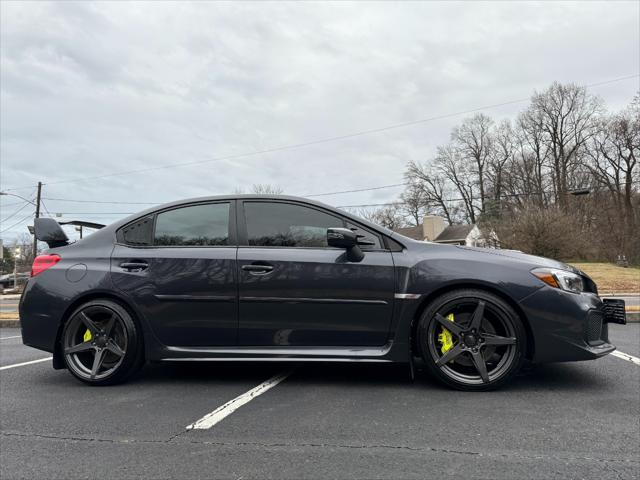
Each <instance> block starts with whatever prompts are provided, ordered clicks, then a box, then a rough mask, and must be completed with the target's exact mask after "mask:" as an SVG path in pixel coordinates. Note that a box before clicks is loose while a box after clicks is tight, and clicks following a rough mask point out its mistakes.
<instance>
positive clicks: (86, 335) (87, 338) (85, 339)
mask: <svg viewBox="0 0 640 480" xmlns="http://www.w3.org/2000/svg"><path fill="white" fill-rule="evenodd" d="M92 338H93V337H92V336H91V332H90V331H89V329H88V328H87V331H86V332H84V337H82V340H84V341H85V342H89V341H91V339H92Z"/></svg>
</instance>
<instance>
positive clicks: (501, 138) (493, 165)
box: [487, 120, 517, 214]
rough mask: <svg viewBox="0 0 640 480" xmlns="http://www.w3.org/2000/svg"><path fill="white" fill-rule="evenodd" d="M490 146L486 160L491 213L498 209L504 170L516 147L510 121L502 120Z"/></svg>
mask: <svg viewBox="0 0 640 480" xmlns="http://www.w3.org/2000/svg"><path fill="white" fill-rule="evenodd" d="M492 138H493V141H492V148H491V149H489V157H488V161H487V184H488V190H490V191H491V198H492V201H491V207H492V208H491V210H493V212H492V213H494V214H495V213H498V212H499V211H500V209H501V208H500V204H501V199H502V196H503V195H504V194H505V191H504V190H505V178H504V177H505V170H506V167H507V165H508V163H509V162H510V161H512V160H513V157H514V154H515V152H516V149H517V142H516V138H515V134H514V132H513V129H512V128H511V122H509V121H508V120H505V121H503V122H502V123H501V124H500V125H499V126H498V127H497V128H496V129H495V130H494V132H493V134H492Z"/></svg>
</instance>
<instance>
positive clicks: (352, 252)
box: [327, 228, 364, 262]
mask: <svg viewBox="0 0 640 480" xmlns="http://www.w3.org/2000/svg"><path fill="white" fill-rule="evenodd" d="M327 243H328V244H329V246H330V247H337V248H345V249H346V250H347V260H349V261H350V262H361V261H362V259H363V258H364V253H363V252H362V250H361V249H360V247H359V246H358V244H359V243H360V242H359V241H358V235H357V234H356V233H355V232H353V231H351V230H349V229H348V228H328V229H327Z"/></svg>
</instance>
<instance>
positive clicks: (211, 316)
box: [111, 201, 238, 347]
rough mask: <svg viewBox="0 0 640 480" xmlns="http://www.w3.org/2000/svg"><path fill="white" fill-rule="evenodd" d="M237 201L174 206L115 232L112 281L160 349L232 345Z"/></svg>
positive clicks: (234, 341) (234, 334) (235, 317)
mask: <svg viewBox="0 0 640 480" xmlns="http://www.w3.org/2000/svg"><path fill="white" fill-rule="evenodd" d="M235 238H236V228H235V201H223V202H209V203H198V204H189V205H182V206H179V207H173V208H171V209H167V210H164V211H161V212H158V213H157V214H154V215H151V216H149V217H145V218H142V219H139V220H137V221H135V222H133V223H131V224H129V225H127V226H125V227H123V228H122V229H121V230H120V231H119V232H118V242H117V244H116V246H115V248H114V251H113V254H112V259H111V273H112V278H113V281H114V283H115V285H116V287H117V288H118V289H120V290H121V291H122V293H123V294H125V295H127V296H128V297H129V298H130V299H131V300H132V301H133V302H134V303H135V305H136V306H137V308H138V309H139V311H140V313H141V314H142V315H144V317H145V319H146V320H147V321H148V323H149V325H150V326H151V328H152V330H153V332H154V333H155V335H156V336H157V337H158V339H159V340H160V341H161V342H162V343H163V344H165V345H171V346H187V347H188V346H229V345H236V344H237V331H238V315H237V312H238V306H237V286H236V271H237V269H236V250H237V247H236V240H235Z"/></svg>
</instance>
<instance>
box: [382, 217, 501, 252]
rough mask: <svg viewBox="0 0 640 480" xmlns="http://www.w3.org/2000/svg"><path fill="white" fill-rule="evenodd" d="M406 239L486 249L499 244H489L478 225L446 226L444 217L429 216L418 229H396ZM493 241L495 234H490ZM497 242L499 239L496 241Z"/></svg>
mask: <svg viewBox="0 0 640 480" xmlns="http://www.w3.org/2000/svg"><path fill="white" fill-rule="evenodd" d="M395 231H396V232H398V233H399V234H401V235H404V236H405V237H409V238H413V239H414V240H422V241H428V242H436V243H448V244H451V245H466V246H468V247H486V246H490V245H489V244H490V243H491V244H495V243H497V242H487V240H486V239H485V237H484V236H483V234H482V232H481V231H480V229H479V228H478V226H477V225H448V226H447V225H445V220H444V218H442V217H438V216H435V215H428V216H426V217H424V221H423V223H422V224H420V225H418V226H417V227H405V228H397V229H395ZM489 236H490V237H491V238H492V239H493V237H495V234H492V233H491V234H489ZM495 240H497V239H495Z"/></svg>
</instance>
